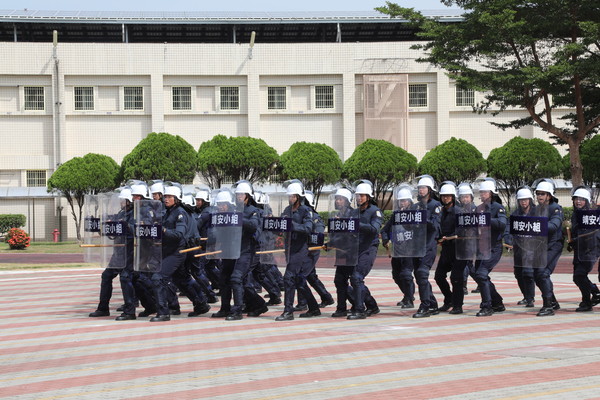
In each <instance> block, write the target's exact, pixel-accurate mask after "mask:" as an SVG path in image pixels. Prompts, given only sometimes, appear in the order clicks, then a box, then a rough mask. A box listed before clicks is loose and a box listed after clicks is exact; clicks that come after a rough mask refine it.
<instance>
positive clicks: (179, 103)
mask: <svg viewBox="0 0 600 400" xmlns="http://www.w3.org/2000/svg"><path fill="white" fill-rule="evenodd" d="M191 109H192V88H191V87H190V86H183V87H174V88H173V110H191Z"/></svg>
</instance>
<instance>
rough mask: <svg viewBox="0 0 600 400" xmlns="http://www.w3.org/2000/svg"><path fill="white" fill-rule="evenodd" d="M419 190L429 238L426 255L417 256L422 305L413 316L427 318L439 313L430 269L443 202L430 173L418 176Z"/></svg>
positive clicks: (435, 247) (435, 254)
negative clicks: (430, 279)
mask: <svg viewBox="0 0 600 400" xmlns="http://www.w3.org/2000/svg"><path fill="white" fill-rule="evenodd" d="M418 179H419V180H418V182H417V190H418V192H419V194H418V200H419V203H421V207H422V208H424V209H426V210H427V238H426V244H425V246H426V250H425V256H423V257H419V258H415V259H414V262H415V280H416V282H417V286H418V287H419V299H420V300H421V305H420V306H419V309H418V310H417V312H416V313H415V314H413V318H425V317H429V316H431V315H436V314H438V313H439V311H438V304H437V300H436V299H435V296H434V295H433V290H432V288H431V284H430V283H429V271H430V270H431V267H432V266H433V263H434V262H435V258H436V256H437V241H436V240H437V238H438V236H439V227H440V212H441V210H442V205H441V203H440V202H439V201H438V200H437V198H436V197H437V195H436V190H435V181H434V180H433V178H432V177H431V176H429V175H422V176H420V177H418Z"/></svg>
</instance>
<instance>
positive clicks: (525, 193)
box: [517, 186, 534, 200]
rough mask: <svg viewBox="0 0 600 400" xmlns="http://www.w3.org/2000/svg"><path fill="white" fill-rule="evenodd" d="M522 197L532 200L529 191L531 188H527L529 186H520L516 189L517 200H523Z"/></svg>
mask: <svg viewBox="0 0 600 400" xmlns="http://www.w3.org/2000/svg"><path fill="white" fill-rule="evenodd" d="M524 199H531V200H534V198H533V193H532V192H531V189H530V188H529V186H522V187H520V188H519V189H518V190H517V200H524Z"/></svg>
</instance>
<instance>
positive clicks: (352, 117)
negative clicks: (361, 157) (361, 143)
mask: <svg viewBox="0 0 600 400" xmlns="http://www.w3.org/2000/svg"><path fill="white" fill-rule="evenodd" d="M342 92H343V99H344V100H343V101H344V104H343V127H344V128H343V129H344V131H343V139H342V140H343V143H342V154H341V158H342V161H346V160H347V159H348V158H350V156H351V155H352V153H353V152H354V148H355V147H356V77H355V75H354V74H353V73H344V75H343V83H342ZM334 142H335V140H334Z"/></svg>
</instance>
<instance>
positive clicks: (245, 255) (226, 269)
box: [219, 204, 265, 316]
mask: <svg viewBox="0 0 600 400" xmlns="http://www.w3.org/2000/svg"><path fill="white" fill-rule="evenodd" d="M242 221H243V223H242V241H241V244H240V246H241V248H240V257H239V258H237V259H224V260H222V269H221V285H220V286H221V309H220V311H219V314H226V313H229V314H230V315H235V316H239V315H241V314H242V307H243V305H244V300H245V301H246V308H247V310H248V311H256V310H260V309H263V308H264V307H265V301H264V300H263V299H262V297H260V296H259V295H258V294H257V293H256V292H255V291H254V290H252V289H250V288H248V287H246V285H245V284H244V283H245V281H246V277H247V275H248V273H249V272H250V267H251V266H252V258H253V257H254V253H255V252H256V244H257V241H256V235H255V234H256V231H257V230H258V229H259V228H260V210H259V209H258V208H256V207H254V206H253V205H251V204H246V205H245V206H244V211H243V218H242ZM232 295H233V306H231V298H232Z"/></svg>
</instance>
